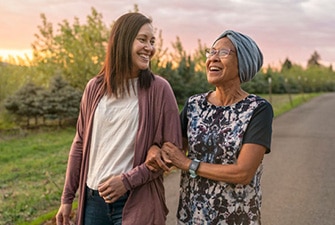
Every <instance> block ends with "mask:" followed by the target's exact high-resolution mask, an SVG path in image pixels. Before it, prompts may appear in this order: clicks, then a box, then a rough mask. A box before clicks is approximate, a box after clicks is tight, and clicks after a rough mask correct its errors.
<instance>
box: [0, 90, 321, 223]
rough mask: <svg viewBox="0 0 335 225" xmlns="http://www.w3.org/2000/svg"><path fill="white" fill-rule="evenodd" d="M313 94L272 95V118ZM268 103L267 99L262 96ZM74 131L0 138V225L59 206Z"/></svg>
mask: <svg viewBox="0 0 335 225" xmlns="http://www.w3.org/2000/svg"><path fill="white" fill-rule="evenodd" d="M314 96H315V95H314V94H309V95H307V94H305V95H301V94H300V95H292V96H291V100H292V101H290V98H289V96H288V95H273V96H271V103H272V105H273V108H274V112H275V116H279V115H280V114H282V113H284V112H286V111H288V110H290V109H292V108H293V107H296V106H298V105H300V104H302V103H304V102H305V101H307V100H308V99H310V98H312V97H314ZM263 97H264V98H266V99H268V100H270V98H269V96H263ZM74 132H75V129H74V128H67V129H49V130H45V129H44V130H39V131H30V132H27V131H21V133H19V134H15V136H13V135H11V136H9V135H2V136H0V165H1V170H0V190H1V198H0V225H12V224H19V225H23V224H31V225H32V224H42V223H43V221H46V220H50V218H52V217H53V216H54V215H55V213H56V210H57V209H58V207H59V204H60V195H61V191H62V187H63V181H64V174H65V170H66V162H67V156H68V151H69V148H70V145H71V141H72V139H73V137H74Z"/></svg>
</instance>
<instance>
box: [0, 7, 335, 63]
mask: <svg viewBox="0 0 335 225" xmlns="http://www.w3.org/2000/svg"><path fill="white" fill-rule="evenodd" d="M135 4H137V5H138V8H139V11H140V12H141V13H143V14H145V15H146V16H149V17H151V18H152V19H153V26H154V27H155V28H156V29H158V30H161V31H162V37H163V40H164V47H167V48H168V49H172V45H171V43H173V42H175V41H176V39H177V37H179V38H180V40H181V43H182V45H183V47H184V49H185V50H186V51H187V52H188V53H189V54H192V53H193V52H194V51H195V50H196V49H198V42H199V40H200V41H201V43H202V44H205V45H207V46H208V47H209V46H211V44H212V43H213V41H214V40H215V39H216V38H217V37H218V36H219V35H220V34H221V33H222V32H223V31H225V30H227V29H231V30H235V31H238V32H241V33H243V34H246V35H248V36H250V37H251V38H252V39H254V40H255V41H256V43H257V44H258V46H259V47H260V49H261V51H262V52H263V56H264V64H263V66H266V67H267V66H273V67H276V66H278V65H281V64H282V63H283V62H284V61H285V59H286V58H288V59H289V60H290V61H291V62H293V63H295V64H299V65H302V66H305V65H306V64H307V61H308V59H309V58H310V57H311V55H312V54H313V53H314V51H317V52H318V53H319V55H320V56H321V63H322V64H323V65H325V66H329V65H332V66H333V67H334V66H335V43H334V42H335V3H334V1H333V0H271V1H270V0H209V1H207V0H10V1H8V0H0V56H2V57H3V58H6V55H8V54H10V55H16V54H21V53H28V52H29V51H31V44H32V43H33V42H34V40H35V37H34V34H36V33H38V26H39V25H41V24H42V20H41V17H40V14H41V13H44V14H45V15H46V18H47V20H48V21H49V22H51V23H52V24H53V25H54V30H57V24H58V23H61V22H62V21H63V20H64V19H66V20H67V21H69V22H70V24H72V22H73V21H74V18H75V17H77V18H79V20H80V22H81V23H82V24H84V23H86V16H87V15H90V14H91V8H92V7H94V8H95V9H96V10H97V11H98V12H99V13H101V14H102V16H103V21H104V22H105V24H106V25H110V24H112V22H113V21H115V20H116V19H117V18H118V17H120V16H121V15H122V14H124V13H127V12H129V11H131V10H133V9H134V5H135Z"/></svg>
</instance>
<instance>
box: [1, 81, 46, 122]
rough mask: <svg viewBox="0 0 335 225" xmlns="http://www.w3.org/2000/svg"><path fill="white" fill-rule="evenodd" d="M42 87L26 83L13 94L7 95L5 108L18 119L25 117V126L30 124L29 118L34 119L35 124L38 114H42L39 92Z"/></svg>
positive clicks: (41, 90)
mask: <svg viewBox="0 0 335 225" xmlns="http://www.w3.org/2000/svg"><path fill="white" fill-rule="evenodd" d="M43 90H44V89H43V88H41V87H39V86H36V85H35V84H34V83H27V84H26V85H24V86H23V87H22V88H20V89H19V90H18V91H17V92H16V93H15V94H14V95H12V96H10V97H8V98H7V99H6V101H5V108H6V109H7V110H8V111H9V112H11V113H13V114H14V115H16V116H17V118H18V120H19V121H20V120H21V119H22V118H26V125H27V127H29V126H30V119H31V118H34V119H35V124H36V125H37V122H38V121H37V119H38V116H41V115H43V107H42V101H41V96H42V95H41V93H42V92H43Z"/></svg>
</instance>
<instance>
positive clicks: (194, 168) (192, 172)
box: [188, 159, 200, 178]
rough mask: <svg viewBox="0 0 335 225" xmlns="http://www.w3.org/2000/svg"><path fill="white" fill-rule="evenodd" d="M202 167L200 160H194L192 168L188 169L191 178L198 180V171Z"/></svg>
mask: <svg viewBox="0 0 335 225" xmlns="http://www.w3.org/2000/svg"><path fill="white" fill-rule="evenodd" d="M199 165H200V160H198V159H193V160H192V162H191V164H190V167H189V168H188V172H190V177H192V178H196V177H197V170H198V168H199Z"/></svg>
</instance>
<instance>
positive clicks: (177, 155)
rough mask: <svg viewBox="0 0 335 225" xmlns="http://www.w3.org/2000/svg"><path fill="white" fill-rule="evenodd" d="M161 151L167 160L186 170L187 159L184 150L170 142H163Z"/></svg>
mask: <svg viewBox="0 0 335 225" xmlns="http://www.w3.org/2000/svg"><path fill="white" fill-rule="evenodd" d="M162 152H163V153H164V154H165V155H166V156H165V157H167V158H168V159H169V161H170V162H171V163H172V164H173V165H175V166H176V167H178V168H179V169H182V170H185V169H186V170H187V169H188V167H187V162H188V161H189V159H188V158H187V156H186V155H185V153H184V151H183V150H181V149H179V148H178V147H177V146H175V145H174V144H172V143H171V142H165V143H164V144H163V146H162Z"/></svg>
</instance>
